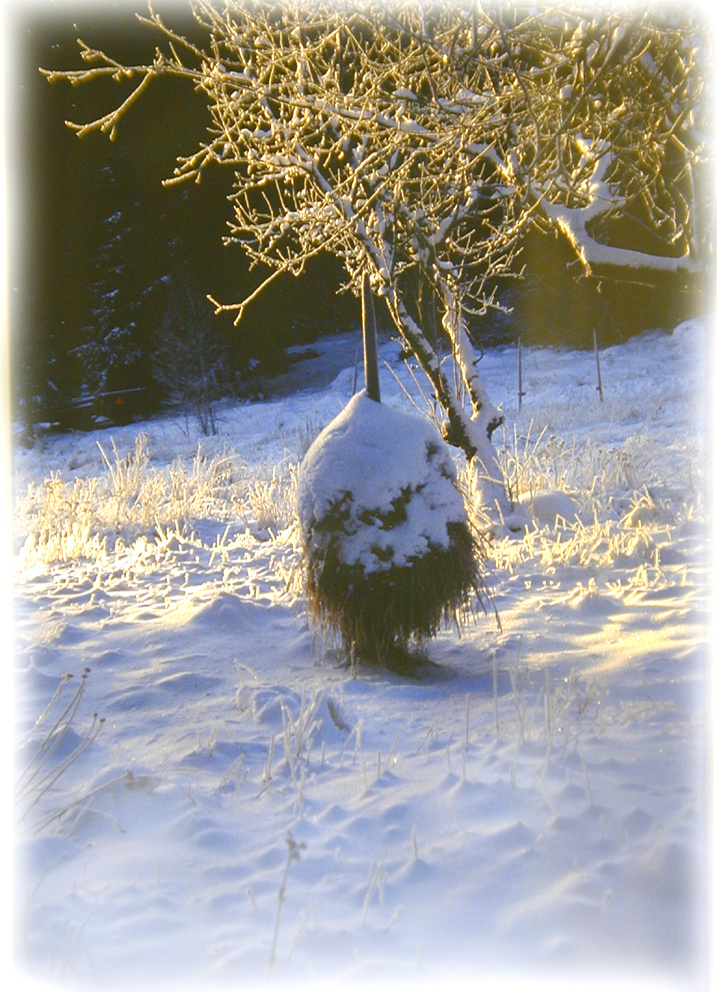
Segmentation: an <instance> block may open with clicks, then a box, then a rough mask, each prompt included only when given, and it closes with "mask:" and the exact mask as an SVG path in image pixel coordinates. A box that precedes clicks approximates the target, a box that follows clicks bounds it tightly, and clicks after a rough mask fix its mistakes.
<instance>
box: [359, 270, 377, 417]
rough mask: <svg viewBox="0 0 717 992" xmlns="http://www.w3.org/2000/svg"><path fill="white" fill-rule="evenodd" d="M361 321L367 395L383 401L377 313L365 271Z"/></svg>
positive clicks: (362, 288) (369, 281)
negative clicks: (380, 382) (379, 365)
mask: <svg viewBox="0 0 717 992" xmlns="http://www.w3.org/2000/svg"><path fill="white" fill-rule="evenodd" d="M361 321H362V324H363V368H364V375H365V377H366V395H367V396H368V397H369V399H372V400H376V402H377V403H380V402H381V389H380V387H379V382H378V344H377V342H376V314H375V312H374V309H373V296H372V295H371V280H370V279H369V275H368V272H366V273H364V277H363V283H362V285H361Z"/></svg>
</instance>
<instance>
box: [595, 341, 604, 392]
mask: <svg viewBox="0 0 717 992" xmlns="http://www.w3.org/2000/svg"><path fill="white" fill-rule="evenodd" d="M593 345H594V347H595V363H596V365H597V379H598V384H597V391H598V392H599V393H600V402H601V403H602V402H603V394H602V376H601V374H600V352H599V351H598V342H597V331H596V330H595V328H594V327H593Z"/></svg>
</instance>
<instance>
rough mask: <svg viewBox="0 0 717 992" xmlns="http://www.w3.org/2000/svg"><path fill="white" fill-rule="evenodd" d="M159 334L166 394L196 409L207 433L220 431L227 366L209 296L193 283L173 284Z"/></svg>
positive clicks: (157, 364) (155, 369)
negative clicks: (218, 410)
mask: <svg viewBox="0 0 717 992" xmlns="http://www.w3.org/2000/svg"><path fill="white" fill-rule="evenodd" d="M158 339H159V344H158V347H157V348H156V349H155V350H154V354H153V356H152V374H153V376H154V379H155V381H156V382H157V384H158V385H159V387H160V389H161V390H162V392H163V394H164V397H165V399H166V400H167V401H168V402H169V403H171V404H173V405H175V406H177V407H179V408H181V409H182V410H184V411H185V413H189V412H191V413H193V414H194V415H195V416H196V418H197V421H198V423H199V426H200V428H201V431H202V433H203V434H205V435H208V434H216V421H215V417H214V404H215V402H216V400H217V399H218V398H219V396H220V395H221V393H222V391H223V390H222V387H223V386H224V385H225V380H226V371H227V370H226V365H225V355H224V350H223V348H222V346H221V343H220V340H219V338H218V336H217V333H216V330H215V328H214V327H213V326H212V310H211V307H210V305H209V304H208V302H207V300H206V298H205V297H204V296H202V295H201V294H200V293H198V292H196V291H195V290H194V289H192V288H191V287H190V286H185V287H183V288H180V289H173V290H172V294H171V297H170V299H169V302H168V304H167V307H166V309H165V311H164V314H163V316H162V320H161V324H160V328H159V335H158Z"/></svg>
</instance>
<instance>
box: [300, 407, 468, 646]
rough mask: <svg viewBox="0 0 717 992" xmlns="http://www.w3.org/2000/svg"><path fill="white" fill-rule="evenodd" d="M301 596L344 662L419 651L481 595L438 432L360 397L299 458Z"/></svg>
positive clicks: (452, 471)
mask: <svg viewBox="0 0 717 992" xmlns="http://www.w3.org/2000/svg"><path fill="white" fill-rule="evenodd" d="M297 514H298V518H299V525H300V531H301V538H302V543H303V548H304V559H305V569H306V593H307V597H308V602H309V606H310V610H311V612H312V614H313V616H314V617H315V619H316V620H317V621H318V623H319V625H320V626H321V627H322V628H323V629H324V630H325V631H328V632H334V633H338V634H339V635H340V637H341V640H342V642H343V646H344V650H345V651H346V652H347V654H349V655H351V654H352V653H355V654H356V655H357V656H360V657H364V658H373V659H377V660H381V661H386V660H387V659H389V658H390V657H391V656H392V655H393V654H395V653H396V652H397V651H398V652H399V653H401V652H403V651H405V650H406V649H407V648H408V647H410V646H412V645H413V646H415V645H418V646H420V645H421V643H422V642H423V641H425V640H426V639H427V638H430V637H432V636H434V635H435V634H436V632H437V630H438V628H439V626H440V623H441V621H442V620H444V619H450V618H457V617H458V615H459V612H460V610H461V608H462V607H463V605H464V604H465V603H466V600H467V598H468V597H469V596H470V595H471V593H475V594H477V595H478V598H479V599H480V597H481V593H482V582H481V576H480V562H481V548H480V545H479V544H478V542H477V539H476V537H475V535H474V533H473V532H472V530H471V528H470V525H469V523H468V520H467V517H466V510H465V506H464V504H463V499H462V497H461V495H460V493H459V492H458V490H457V488H456V470H455V466H454V464H453V461H452V459H451V455H450V451H449V449H448V447H447V445H446V444H445V443H444V442H443V440H442V439H441V437H440V435H439V434H438V432H437V430H436V429H435V427H434V426H433V425H432V424H431V423H430V422H429V421H428V420H427V419H424V418H422V417H420V416H417V415H415V414H412V413H407V412H404V411H398V410H395V409H392V408H391V407H388V406H386V405H385V404H382V403H377V402H375V401H374V400H372V399H370V398H369V397H368V396H367V394H366V393H365V392H361V393H358V394H357V395H355V396H354V397H353V399H352V400H351V401H350V402H349V404H348V405H347V407H346V408H345V410H344V411H343V412H342V413H341V414H339V416H338V417H336V418H335V419H334V420H333V421H332V422H331V423H330V424H329V425H328V426H327V427H326V428H325V429H324V430H323V431H322V432H321V434H320V435H319V436H318V438H317V439H316V441H315V442H314V444H313V445H312V446H311V448H310V449H309V451H308V452H307V454H306V457H305V458H304V461H303V462H302V465H301V468H300V471H299V477H298V481H297Z"/></svg>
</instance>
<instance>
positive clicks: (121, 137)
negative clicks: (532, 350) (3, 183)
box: [7, 2, 704, 437]
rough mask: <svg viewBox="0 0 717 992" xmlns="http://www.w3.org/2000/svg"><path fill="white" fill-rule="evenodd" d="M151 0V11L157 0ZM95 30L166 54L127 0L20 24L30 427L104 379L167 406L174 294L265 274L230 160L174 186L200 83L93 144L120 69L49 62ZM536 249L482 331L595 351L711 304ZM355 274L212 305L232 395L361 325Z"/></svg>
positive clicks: (181, 12)
mask: <svg viewBox="0 0 717 992" xmlns="http://www.w3.org/2000/svg"><path fill="white" fill-rule="evenodd" d="M165 7H166V9H165ZM165 7H163V6H162V5H161V4H159V11H160V12H161V13H163V14H164V16H165V19H166V21H167V22H168V23H170V24H171V25H172V26H173V27H177V28H182V29H186V30H191V26H192V22H191V18H190V17H188V15H187V13H186V12H185V10H186V9H187V8H188V4H187V5H186V8H185V6H184V5H183V4H178V3H172V4H170V5H169V6H166V5H165ZM136 9H137V10H140V11H141V12H144V8H143V5H142V3H141V2H138V4H137V7H136ZM78 37H79V38H82V39H83V40H84V41H85V42H87V43H88V44H89V45H91V46H93V47H99V48H103V49H104V50H106V51H107V52H108V53H109V54H111V55H112V56H113V57H116V58H117V59H118V61H123V62H125V63H137V62H142V61H147V60H151V58H152V55H153V51H154V46H155V44H156V42H157V37H156V35H155V33H154V32H153V31H152V30H150V29H149V28H147V27H146V26H143V25H140V24H138V22H137V21H136V18H135V16H134V13H133V12H132V8H131V7H129V6H127V5H126V4H111V3H105V4H103V5H100V6H97V7H88V6H86V5H78V6H77V8H76V10H73V8H72V7H71V6H69V5H67V4H62V5H61V6H60V7H59V9H57V8H55V7H53V6H52V5H51V4H48V5H47V6H46V7H42V6H41V7H38V8H34V9H33V8H32V7H30V8H28V9H27V11H26V12H24V13H23V12H22V11H20V12H17V13H16V15H15V18H14V21H13V23H12V25H11V37H10V38H9V39H8V41H9V44H11V45H12V47H13V54H14V59H15V65H16V67H17V68H16V71H14V72H13V74H12V76H11V80H10V85H9V92H8V93H7V97H8V98H9V100H10V102H11V105H12V107H11V110H12V114H13V116H12V117H11V121H12V122H13V124H12V126H13V134H12V135H10V141H9V144H10V147H11V148H12V154H13V157H14V162H13V164H14V166H15V174H16V176H17V177H18V181H17V182H16V184H15V188H14V189H12V190H11V197H12V199H13V201H14V204H13V205H14V210H15V213H14V218H15V220H14V230H12V231H11V232H10V259H11V263H10V280H11V296H10V299H11V315H10V316H11V366H12V368H11V372H12V397H11V399H12V413H13V416H14V418H15V419H16V420H18V421H21V422H23V423H24V425H25V433H26V436H27V437H32V436H33V433H34V432H35V430H36V428H35V425H36V424H37V423H38V422H43V423H47V422H52V423H54V424H56V425H58V426H59V427H61V428H64V429H66V428H68V427H71V426H73V425H74V426H77V425H78V423H79V421H77V419H76V418H75V419H73V409H74V408H73V405H72V404H73V401H76V400H77V399H78V398H79V397H81V396H82V395H83V393H84V394H88V393H89V394H91V393H92V392H93V391H95V392H96V391H97V389H99V388H101V389H103V390H105V391H114V390H127V389H141V391H142V392H141V394H138V395H141V396H142V403H141V404H140V406H139V407H138V408H137V410H136V413H137V414H141V415H148V414H151V413H153V412H155V411H156V410H158V409H159V408H160V407H161V405H162V403H163V400H164V398H165V397H164V396H163V394H162V389H161V387H160V386H159V385H158V383H157V382H156V381H155V377H154V376H153V372H152V361H151V357H152V355H153V354H154V353H155V351H156V349H157V347H158V341H159V335H161V333H162V331H161V325H162V319H163V315H164V314H166V312H167V308H168V306H170V304H171V301H172V298H173V296H172V294H175V295H176V293H177V292H178V291H181V292H182V293H188V294H190V295H191V296H193V297H196V298H197V299H199V300H201V301H203V300H204V298H205V296H206V294H207V293H210V294H211V295H212V296H214V297H215V298H216V299H218V300H221V301H223V302H227V303H231V302H234V301H236V300H238V299H240V298H241V297H242V295H244V294H245V293H246V291H247V289H248V288H251V287H252V286H253V285H255V284H257V283H258V281H259V279H260V277H261V274H260V273H258V272H252V273H250V272H249V270H248V265H247V262H246V259H245V258H244V257H243V255H242V252H241V250H240V249H239V248H238V247H237V246H231V247H224V246H223V245H222V236H223V235H224V233H225V232H226V222H227V220H228V219H229V217H230V210H231V208H230V205H229V204H228V203H227V199H226V197H227V194H228V193H229V192H230V190H231V182H232V175H231V172H230V170H224V171H222V170H221V169H219V168H218V167H216V168H214V169H212V168H211V167H210V168H209V169H208V170H207V171H206V172H205V174H204V176H203V179H202V183H201V184H200V185H196V184H193V183H189V184H188V183H182V184H180V185H176V186H170V187H163V186H162V180H163V179H165V178H167V177H169V176H171V175H172V172H173V169H174V165H175V162H176V159H177V156H179V155H182V154H189V153H191V152H193V151H194V150H195V149H196V148H197V147H198V145H199V143H200V141H201V140H202V138H203V136H204V134H205V130H206V126H207V124H208V121H209V115H208V111H207V109H206V107H205V105H204V104H203V103H202V100H201V98H200V97H198V96H197V95H196V94H195V93H194V92H193V90H192V89H191V87H190V86H189V85H188V84H187V83H182V82H181V81H179V80H170V79H161V80H156V81H154V83H153V84H152V85H151V86H150V87H149V90H148V91H147V92H146V93H145V94H144V96H143V97H142V98H140V100H139V102H138V103H137V104H135V106H134V107H133V108H132V110H131V111H130V112H129V114H128V115H127V116H126V118H124V119H123V121H122V122H121V123H120V125H119V127H118V129H117V134H116V137H115V139H114V140H113V141H110V140H109V139H108V138H107V136H105V135H103V134H99V133H93V134H90V135H87V136H85V137H84V138H82V139H79V138H78V137H77V136H76V135H75V133H74V132H73V131H71V130H70V129H69V128H68V127H67V126H66V124H65V121H66V120H68V119H69V120H72V121H76V122H84V121H89V120H91V119H94V118H95V117H97V116H99V115H101V114H102V113H104V112H106V111H107V110H109V109H111V108H112V107H114V106H116V104H117V103H118V101H119V98H120V96H121V93H122V92H123V91H122V90H121V89H120V88H119V87H118V86H117V85H116V84H113V83H111V82H109V81H104V80H103V81H95V82H93V83H91V84H85V85H82V86H77V87H73V86H71V85H70V84H69V83H68V82H66V81H60V82H56V83H54V84H50V83H49V82H48V81H47V79H45V77H43V76H42V75H41V74H40V72H39V71H38V70H39V67H40V66H42V67H43V68H46V69H77V68H80V67H81V66H82V62H81V59H80V55H79V48H78V45H77V38H78ZM523 261H524V263H525V267H526V272H527V273H528V275H527V277H526V278H525V279H524V280H523V281H522V282H520V283H519V284H511V285H510V286H507V287H506V288H505V291H504V294H503V298H504V300H505V302H507V303H508V304H510V305H511V306H512V307H513V313H512V314H511V315H510V316H509V317H506V316H502V315H494V316H488V317H487V318H485V320H484V321H483V323H482V324H481V325H480V326H476V327H475V328H474V332H475V336H476V339H477V341H478V343H481V344H496V343H500V342H504V341H512V340H515V339H516V338H517V336H518V335H521V337H522V339H523V341H524V342H525V343H527V344H550V345H556V346H568V347H579V348H582V347H591V346H592V328H593V326H595V327H596V328H597V329H598V333H599V337H600V340H601V343H602V344H609V343H612V342H614V341H619V340H623V339H624V338H625V337H626V336H628V335H630V334H633V333H635V332H636V331H639V330H642V329H645V328H651V327H660V326H662V327H668V328H669V327H672V326H674V324H675V323H676V322H677V321H678V320H680V319H683V318H684V317H686V316H690V315H692V314H694V313H697V312H700V310H701V308H702V307H703V305H704V304H703V296H702V294H701V293H700V292H699V287H696V286H694V285H686V284H684V283H683V282H682V281H681V280H679V279H676V278H675V277H670V276H668V275H665V276H658V277H652V279H653V281H651V282H650V283H646V282H641V281H639V280H638V281H635V280H634V279H632V280H631V281H629V282H622V281H620V280H619V279H605V278H603V279H593V280H586V279H584V278H579V276H580V273H579V271H578V270H579V267H578V266H577V265H576V264H575V262H574V256H573V255H572V253H571V251H570V250H569V248H568V246H567V245H566V244H565V243H563V242H561V241H560V240H559V239H556V238H555V237H554V236H552V235H547V236H546V235H538V234H536V235H534V236H533V237H531V238H530V239H529V241H528V243H526V245H525V250H524V258H523ZM655 279H656V280H657V281H656V282H655V281H654V280H655ZM341 282H342V272H341V271H340V267H339V265H338V264H337V263H336V262H335V261H334V260H333V259H331V258H327V257H323V258H321V259H320V260H318V261H317V262H316V264H315V265H314V266H313V267H312V268H311V269H309V270H308V271H307V273H306V274H305V275H304V276H303V277H302V278H301V279H299V280H295V279H292V278H291V277H286V278H283V279H279V280H277V282H276V283H275V284H274V285H273V286H272V288H271V289H270V290H269V291H268V292H267V293H266V295H265V296H263V297H262V298H261V299H260V300H259V301H258V302H257V303H255V304H254V305H252V306H251V307H250V308H248V310H247V312H246V315H245V317H244V318H243V319H242V322H241V325H240V327H237V328H235V327H234V326H233V321H232V317H231V315H220V316H219V317H214V316H213V314H212V308H211V306H210V304H209V303H207V304H206V307H207V314H208V318H207V319H211V321H213V327H214V330H215V333H216V335H217V341H218V343H219V345H220V347H221V349H222V354H223V355H224V357H225V363H224V365H225V367H224V373H223V379H222V384H221V385H222V388H223V389H224V391H225V392H226V393H228V394H229V393H231V394H235V395H239V396H242V395H247V396H248V395H255V394H256V388H257V387H256V383H257V381H258V376H259V375H262V374H263V375H264V376H265V375H266V374H269V375H271V374H272V373H275V372H277V371H280V370H281V369H282V367H283V366H285V364H286V362H287V360H288V359H287V356H286V348H287V347H288V346H289V345H294V344H299V343H306V342H310V341H311V340H313V339H314V338H316V337H317V336H319V335H322V334H327V333H333V332H343V331H346V330H348V329H351V328H352V327H354V326H356V325H357V324H358V321H359V308H358V304H357V302H356V301H355V300H354V299H353V298H352V297H351V296H350V295H349V294H346V293H343V294H339V293H338V292H337V291H338V289H339V287H340V285H341ZM202 305H203V303H202ZM98 329H99V330H100V331H101V332H102V333H101V334H100V335H99V336H100V337H102V336H103V335H104V334H105V332H111V331H112V330H113V329H114V330H116V331H117V332H118V333H117V334H115V336H114V339H113V340H114V341H115V344H114V346H113V350H112V349H111V350H110V351H105V352H102V351H101V352H100V353H99V355H97V356H95V360H94V365H95V368H94V372H95V373H96V374H95V375H94V381H93V375H92V374H91V373H88V362H87V353H86V351H85V353H84V357H83V351H82V346H83V345H86V343H87V342H88V341H92V340H96V339H97V337H98ZM103 362H104V367H102V368H97V367H96V366H97V365H98V364H99V365H100V366H102V363H103ZM262 381H264V382H265V381H266V380H265V379H263V380H262ZM98 383H99V385H98Z"/></svg>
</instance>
